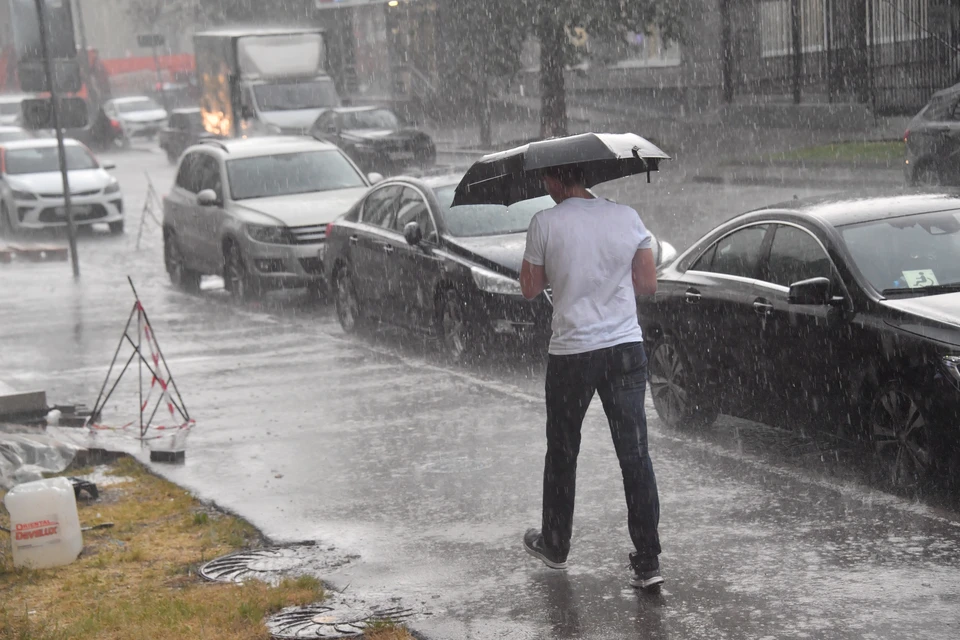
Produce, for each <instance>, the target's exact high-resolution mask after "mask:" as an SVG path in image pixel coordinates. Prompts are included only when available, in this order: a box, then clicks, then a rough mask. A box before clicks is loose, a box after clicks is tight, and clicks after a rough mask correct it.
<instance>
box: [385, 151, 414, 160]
mask: <svg viewBox="0 0 960 640" xmlns="http://www.w3.org/2000/svg"><path fill="white" fill-rule="evenodd" d="M413 158H414V155H413V152H412V151H394V152H393V153H391V154H390V159H391V160H413Z"/></svg>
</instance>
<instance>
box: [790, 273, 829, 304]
mask: <svg viewBox="0 0 960 640" xmlns="http://www.w3.org/2000/svg"><path fill="white" fill-rule="evenodd" d="M832 288H833V285H832V284H831V282H830V279H829V278H810V279H809V280H801V281H800V282H794V283H793V284H792V285H790V293H788V294H787V300H788V301H789V302H790V304H810V305H827V304H830V303H831V302H832V297H831V295H830V290H831V289H832Z"/></svg>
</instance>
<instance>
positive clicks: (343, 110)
mask: <svg viewBox="0 0 960 640" xmlns="http://www.w3.org/2000/svg"><path fill="white" fill-rule="evenodd" d="M330 111H334V112H336V113H359V112H361V111H392V110H391V109H390V107H379V106H376V105H364V106H362V107H335V108H333V109H330Z"/></svg>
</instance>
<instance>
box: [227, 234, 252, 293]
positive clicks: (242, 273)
mask: <svg viewBox="0 0 960 640" xmlns="http://www.w3.org/2000/svg"><path fill="white" fill-rule="evenodd" d="M223 285H224V287H225V288H226V289H227V291H229V292H230V294H231V295H232V296H233V298H234V299H235V300H239V301H246V300H251V299H253V298H256V297H257V296H258V295H259V291H258V289H257V287H256V285H255V283H254V281H253V279H252V278H251V277H250V273H249V272H248V271H247V266H246V262H244V260H243V255H242V254H241V253H240V247H238V246H237V243H235V242H229V243H227V247H226V249H225V251H224V256H223Z"/></svg>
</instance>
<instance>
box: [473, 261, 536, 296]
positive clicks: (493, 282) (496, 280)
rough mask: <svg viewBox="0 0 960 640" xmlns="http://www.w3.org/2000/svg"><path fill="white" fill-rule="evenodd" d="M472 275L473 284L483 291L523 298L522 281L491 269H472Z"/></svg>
mask: <svg viewBox="0 0 960 640" xmlns="http://www.w3.org/2000/svg"><path fill="white" fill-rule="evenodd" d="M470 273H471V274H472V275H473V282H474V284H476V285H477V287H478V288H479V289H481V290H482V291H486V292H487V293H499V294H500V295H505V296H522V295H523V291H522V290H521V289H520V281H519V280H514V279H513V278H508V277H507V276H502V275H500V274H499V273H494V272H493V271H490V270H489V269H484V268H482V267H471V268H470Z"/></svg>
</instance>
